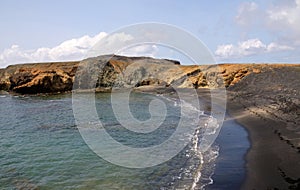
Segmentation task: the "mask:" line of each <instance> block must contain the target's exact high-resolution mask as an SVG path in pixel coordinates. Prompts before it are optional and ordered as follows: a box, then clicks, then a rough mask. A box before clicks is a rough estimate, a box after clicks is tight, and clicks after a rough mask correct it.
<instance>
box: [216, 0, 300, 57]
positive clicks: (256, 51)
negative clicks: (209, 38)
mask: <svg viewBox="0 0 300 190" xmlns="http://www.w3.org/2000/svg"><path fill="white" fill-rule="evenodd" d="M235 23H236V25H237V26H239V27H240V29H242V30H243V31H245V32H244V33H245V34H243V35H242V40H239V41H238V42H236V43H229V44H222V45H219V46H217V49H216V50H215V55H216V57H217V59H218V60H232V59H233V60H234V59H236V58H243V57H249V56H256V55H262V54H265V55H267V54H268V53H273V52H278V53H284V52H287V51H291V52H292V51H293V52H300V0H289V1H287V0H277V1H272V4H271V5H269V6H260V5H259V4H257V3H255V2H244V3H241V4H240V6H239V7H238V9H237V14H236V16H235ZM249 34H250V36H252V38H247V36H248V35H249ZM255 34H256V36H257V35H259V37H254V38H253V35H254V36H255ZM245 36H246V37H245ZM261 39H264V40H265V41H267V42H265V43H264V42H263V41H262V40H261Z"/></svg>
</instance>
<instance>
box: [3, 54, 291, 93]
mask: <svg viewBox="0 0 300 190" xmlns="http://www.w3.org/2000/svg"><path fill="white" fill-rule="evenodd" d="M285 66H286V65H285ZM276 67H282V65H275V64H274V65H268V64H220V65H202V66H199V65H189V66H186V65H180V63H179V62H178V61H174V60H168V59H154V58H149V57H125V56H117V55H105V56H99V57H94V58H88V59H85V60H83V61H81V62H79V61H77V62H56V63H36V64H20V65H12V66H8V67H7V68H5V69H0V90H5V91H11V92H16V93H21V94H36V93H58V92H66V91H71V90H72V89H82V90H85V89H100V90H101V89H102V90H110V89H112V88H134V87H141V86H148V85H154V86H176V87H179V88H208V87H209V88H218V87H230V86H233V85H234V84H236V83H238V82H239V81H240V80H242V79H243V78H244V77H245V76H247V75H249V74H251V73H254V74H255V73H261V72H265V71H266V70H270V69H273V68H276Z"/></svg>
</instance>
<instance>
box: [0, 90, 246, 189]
mask: <svg viewBox="0 0 300 190" xmlns="http://www.w3.org/2000/svg"><path fill="white" fill-rule="evenodd" d="M151 96H152V95H143V94H132V96H131V98H132V101H131V104H130V107H131V109H132V114H133V115H134V116H135V117H136V118H138V119H140V120H142V121H143V120H147V119H148V118H149V117H150V114H149V112H147V111H146V112H145V111H143V110H148V104H149V101H150V100H151V98H152V97H151ZM166 104H167V108H168V115H167V117H166V119H165V121H164V123H163V126H162V127H161V128H159V129H158V130H156V131H154V132H152V133H151V134H148V135H144V134H140V135H139V136H137V137H138V138H136V134H134V133H130V132H128V131H126V130H124V128H122V126H121V125H120V124H119V123H118V122H117V120H116V118H114V116H113V112H112V110H111V108H110V100H109V94H105V93H103V94H97V95H96V107H97V111H98V114H99V118H101V119H102V121H103V123H104V124H105V128H106V130H107V131H108V132H109V134H110V135H111V136H113V137H114V138H115V139H116V140H118V141H119V142H122V143H124V144H126V145H128V146H132V147H147V146H153V145H156V144H159V143H161V142H163V141H164V140H165V139H166V138H168V137H169V136H170V135H171V134H172V133H173V132H174V130H175V128H176V122H178V120H179V118H180V112H179V109H178V107H176V106H174V105H175V104H174V102H168V101H166ZM0 105H1V106H0V113H1V114H0V121H1V123H0V131H1V133H0V144H1V147H0V166H1V167H0V189H34V188H37V189H191V188H192V187H193V188H194V189H199V188H201V187H204V186H205V185H206V184H209V183H212V179H211V178H210V177H211V176H212V175H213V171H214V168H215V164H216V161H215V160H216V158H217V156H218V154H219V145H217V144H215V145H213V146H212V147H211V148H210V149H209V150H208V151H207V152H206V153H205V154H203V155H202V154H201V155H200V156H199V152H197V151H195V150H194V149H193V148H192V147H193V146H194V144H193V142H191V143H190V144H188V146H187V147H186V148H185V149H184V150H182V151H181V152H180V153H179V154H178V155H177V156H175V157H174V158H172V159H171V160H169V161H167V162H165V163H162V164H160V165H158V166H154V167H150V168H143V169H130V168H125V167H121V166H117V165H114V164H111V163H110V162H107V161H105V160H103V159H102V158H101V157H99V156H98V155H96V154H95V153H94V152H93V151H91V149H89V147H88V146H87V145H86V143H85V142H84V140H83V139H82V137H81V135H80V133H79V131H78V129H77V127H76V125H75V120H74V115H73V111H72V96H71V94H65V95H52V96H12V95H1V97H0ZM146 108H147V109H146ZM204 118H205V116H204ZM201 159H204V160H203V162H201ZM242 167H243V166H242ZM225 173H226V172H225ZM199 174H201V177H200V178H199V179H198V177H199V176H200V175H199ZM236 180H238V179H236ZM223 185H224V184H223Z"/></svg>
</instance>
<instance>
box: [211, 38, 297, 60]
mask: <svg viewBox="0 0 300 190" xmlns="http://www.w3.org/2000/svg"><path fill="white" fill-rule="evenodd" d="M293 49H294V48H293V47H290V46H287V45H281V44H278V43H275V42H272V43H270V44H264V43H263V42H262V41H260V40H259V39H249V40H246V41H242V42H239V43H238V44H237V45H233V44H226V45H220V46H218V47H217V50H216V51H215V55H216V56H217V57H218V58H219V59H232V58H241V57H245V56H251V55H258V54H263V53H271V52H276V51H288V50H293Z"/></svg>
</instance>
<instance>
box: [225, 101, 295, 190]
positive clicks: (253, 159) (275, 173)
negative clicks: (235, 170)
mask: <svg viewBox="0 0 300 190" xmlns="http://www.w3.org/2000/svg"><path fill="white" fill-rule="evenodd" d="M230 96H231V97H230V98H231V100H229V101H228V104H227V108H228V112H229V113H230V115H232V116H233V118H235V120H236V121H237V122H238V123H240V124H241V125H242V126H243V127H244V128H245V130H247V132H248V134H249V136H248V138H249V142H250V148H249V150H248V151H247V154H246V169H247V172H246V178H245V181H244V183H243V185H242V189H276V188H279V189H287V188H298V187H299V182H300V178H298V177H299V176H297V175H298V174H299V171H300V170H299V169H300V168H299V166H297V164H296V163H298V162H299V160H300V154H299V153H300V152H296V151H295V150H294V148H292V147H291V146H290V145H289V144H288V143H286V142H285V140H284V139H283V137H282V136H281V133H282V132H281V133H280V132H279V131H284V130H285V128H283V126H285V125H286V124H285V123H283V122H281V121H276V120H273V119H270V118H267V117H263V116H262V115H260V114H259V113H258V112H253V111H251V109H253V106H252V107H251V106H247V105H244V104H240V103H237V101H236V100H234V98H236V97H234V96H232V95H230ZM238 99H239V100H238V101H242V100H241V97H240V98H238ZM285 133H292V132H289V131H285Z"/></svg>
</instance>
